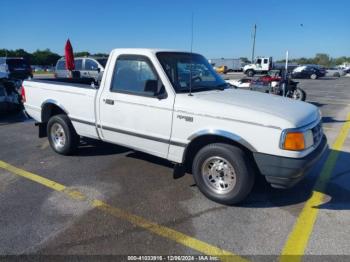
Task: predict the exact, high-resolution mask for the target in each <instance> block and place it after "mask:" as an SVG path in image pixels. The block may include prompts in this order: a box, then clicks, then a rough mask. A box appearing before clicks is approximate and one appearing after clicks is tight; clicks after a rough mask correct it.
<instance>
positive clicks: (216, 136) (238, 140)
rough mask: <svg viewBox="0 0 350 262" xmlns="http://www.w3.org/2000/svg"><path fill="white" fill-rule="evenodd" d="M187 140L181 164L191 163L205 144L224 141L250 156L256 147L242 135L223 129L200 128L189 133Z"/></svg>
mask: <svg viewBox="0 0 350 262" xmlns="http://www.w3.org/2000/svg"><path fill="white" fill-rule="evenodd" d="M188 140H189V141H190V143H189V144H188V145H187V146H186V148H185V151H184V154H183V160H182V162H183V164H185V165H188V164H191V163H192V161H193V159H194V156H195V155H196V153H197V152H198V151H199V150H200V149H201V148H203V147H204V146H206V145H209V144H213V143H225V144H230V145H233V146H236V147H238V148H240V149H242V150H243V151H244V152H246V153H247V155H249V156H250V157H252V153H253V152H256V149H255V148H254V147H253V146H252V145H251V144H249V143H248V142H247V141H246V140H244V139H243V138H242V137H240V136H238V135H236V134H234V133H231V132H228V131H223V130H209V129H208V130H201V131H199V132H197V133H195V134H193V135H191V136H190V137H189V138H188Z"/></svg>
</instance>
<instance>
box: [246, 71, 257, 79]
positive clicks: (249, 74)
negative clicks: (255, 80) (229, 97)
mask: <svg viewBox="0 0 350 262" xmlns="http://www.w3.org/2000/svg"><path fill="white" fill-rule="evenodd" d="M246 75H247V76H249V77H253V76H254V75H255V72H254V70H247V71H246Z"/></svg>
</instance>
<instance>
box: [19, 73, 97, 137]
mask: <svg viewBox="0 0 350 262" xmlns="http://www.w3.org/2000/svg"><path fill="white" fill-rule="evenodd" d="M23 86H24V89H25V93H26V103H25V108H26V111H27V112H28V114H29V115H30V116H32V117H33V118H34V119H35V120H36V121H37V122H42V117H43V116H42V109H43V108H44V107H45V105H47V104H52V105H57V106H59V107H60V108H61V109H62V110H64V111H65V113H66V114H67V115H68V116H69V118H70V119H71V120H72V123H73V125H74V127H75V129H76V130H77V132H78V133H79V134H80V135H83V136H87V137H92V138H96V137H98V135H97V132H96V127H95V120H96V119H95V96H96V92H97V88H98V86H95V87H94V86H92V85H91V81H88V80H86V79H67V78H54V79H33V80H25V81H24V82H23ZM62 104H64V105H62Z"/></svg>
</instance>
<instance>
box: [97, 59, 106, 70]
mask: <svg viewBox="0 0 350 262" xmlns="http://www.w3.org/2000/svg"><path fill="white" fill-rule="evenodd" d="M96 60H97V61H98V62H99V63H100V65H101V66H103V67H104V68H105V67H106V64H107V60H108V58H98V59H96Z"/></svg>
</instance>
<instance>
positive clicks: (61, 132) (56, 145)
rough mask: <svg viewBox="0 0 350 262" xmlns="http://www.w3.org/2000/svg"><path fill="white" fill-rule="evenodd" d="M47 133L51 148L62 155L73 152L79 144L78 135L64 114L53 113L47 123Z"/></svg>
mask: <svg viewBox="0 0 350 262" xmlns="http://www.w3.org/2000/svg"><path fill="white" fill-rule="evenodd" d="M47 134H48V139H49V142H50V145H51V147H52V149H53V150H54V151H55V152H57V153H59V154H62V155H69V154H71V153H73V152H74V150H75V149H76V148H77V146H78V144H79V136H78V135H77V133H76V132H75V129H74V127H73V125H72V123H71V121H70V120H69V118H68V116H66V115H55V116H53V117H51V118H50V120H49V122H48V124H47Z"/></svg>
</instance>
